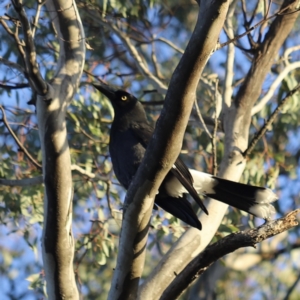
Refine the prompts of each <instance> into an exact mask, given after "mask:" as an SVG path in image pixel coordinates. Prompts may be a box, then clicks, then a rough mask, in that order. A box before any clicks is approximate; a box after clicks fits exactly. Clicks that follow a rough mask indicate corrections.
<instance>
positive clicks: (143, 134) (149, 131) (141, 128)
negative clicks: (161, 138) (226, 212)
mask: <svg viewBox="0 0 300 300" xmlns="http://www.w3.org/2000/svg"><path fill="white" fill-rule="evenodd" d="M130 129H131V130H132V132H133V134H134V136H135V137H136V139H137V140H138V141H139V142H140V143H141V144H142V145H143V146H144V147H145V148H147V146H148V144H149V141H150V139H151V137H152V135H153V131H154V129H153V127H152V126H151V125H150V124H148V123H145V122H143V123H140V122H133V123H132V124H131V126H130Z"/></svg>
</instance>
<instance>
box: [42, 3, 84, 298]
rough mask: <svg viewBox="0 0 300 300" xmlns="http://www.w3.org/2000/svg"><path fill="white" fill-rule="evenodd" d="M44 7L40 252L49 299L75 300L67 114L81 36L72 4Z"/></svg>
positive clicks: (75, 84)
mask: <svg viewBox="0 0 300 300" xmlns="http://www.w3.org/2000/svg"><path fill="white" fill-rule="evenodd" d="M46 7H47V10H48V12H49V15H50V19H51V21H52V22H53V24H54V28H55V31H56V34H57V40H58V42H59V46H60V48H59V55H58V62H57V68H56V72H55V75H54V78H53V79H52V80H51V85H50V84H48V87H49V88H50V89H49V93H50V92H51V95H49V96H50V98H49V97H48V96H47V99H51V100H49V101H44V97H43V96H41V95H38V97H37V101H36V109H37V117H38V128H39V136H40V141H41V148H42V156H43V175H44V184H45V201H44V228H43V236H42V251H43V262H44V268H45V275H46V281H47V293H48V297H49V299H79V294H78V290H77V285H76V282H75V276H74V269H73V257H74V244H75V242H74V239H73V234H72V200H73V186H72V174H71V159H70V151H69V145H68V139H67V128H66V111H67V108H68V105H69V104H70V102H71V101H72V100H73V97H74V94H75V92H76V90H77V88H78V86H79V81H80V78H81V75H82V70H83V66H84V60H85V36H84V31H83V27H82V23H81V19H80V16H79V13H78V10H77V7H76V3H75V1H74V0H48V1H47V2H46Z"/></svg>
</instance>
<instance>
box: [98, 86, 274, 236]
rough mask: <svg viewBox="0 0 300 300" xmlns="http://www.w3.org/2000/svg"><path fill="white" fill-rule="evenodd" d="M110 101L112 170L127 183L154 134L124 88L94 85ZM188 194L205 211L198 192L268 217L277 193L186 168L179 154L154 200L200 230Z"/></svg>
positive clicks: (134, 100)
mask: <svg viewBox="0 0 300 300" xmlns="http://www.w3.org/2000/svg"><path fill="white" fill-rule="evenodd" d="M94 87H95V88H97V89H98V90H99V91H100V92H101V93H102V94H104V95H105V96H106V97H107V98H108V99H109V100H110V101H111V103H112V106H113V108H114V111H115V117H114V120H113V123H112V126H111V131H110V143H109V151H110V155H111V160H112V164H113V169H114V172H115V174H116V176H117V178H118V180H119V181H120V183H121V184H122V185H123V186H124V187H125V188H126V189H128V188H129V185H130V183H131V181H132V179H133V177H134V175H135V173H136V171H137V169H138V167H139V165H140V163H141V162H142V159H143V157H144V154H145V151H146V148H147V145H148V143H149V140H150V138H151V136H152V134H153V131H154V129H153V127H152V126H151V125H150V124H149V122H148V120H147V117H146V113H145V110H144V108H143V106H142V104H141V103H140V102H139V101H138V100H137V99H136V98H135V97H134V96H133V95H131V94H129V93H127V92H126V91H123V90H117V91H115V90H113V89H112V88H110V87H109V86H107V85H104V84H101V85H96V84H94ZM187 194H190V195H191V196H192V197H193V199H194V200H195V201H196V202H197V204H198V205H199V207H200V208H201V209H202V210H203V211H204V212H205V213H206V214H208V211H207V210H206V208H205V206H204V204H203V203H202V201H201V199H200V197H199V195H198V194H203V195H205V196H208V197H211V198H213V199H216V200H219V201H221V202H223V203H226V204H229V205H231V206H234V207H236V208H238V209H241V210H243V211H246V212H248V213H250V214H252V215H254V216H257V217H259V218H263V219H269V218H270V217H271V215H272V214H273V213H275V209H274V207H273V206H272V205H271V204H270V203H271V202H274V201H276V200H277V196H276V195H275V194H274V193H273V192H272V191H271V190H270V189H267V188H263V187H257V186H250V185H246V184H242V183H237V182H233V181H229V180H226V179H222V178H218V177H215V176H212V175H210V174H207V173H203V172H200V171H196V170H192V169H188V168H187V166H186V165H185V164H184V163H183V162H182V160H181V159H180V158H179V157H178V158H177V160H176V162H175V164H174V166H173V168H172V169H171V170H170V172H169V173H168V174H167V176H166V178H165V179H164V181H163V182H162V184H161V186H160V188H159V193H158V194H157V196H156V197H155V204H157V205H158V206H160V207H161V208H163V209H164V210H166V211H167V212H169V213H170V214H172V215H173V216H175V217H177V218H179V219H180V220H182V221H184V222H186V223H187V224H189V225H191V226H193V227H195V228H198V229H200V230H201V223H200V221H199V219H198V217H197V215H196V214H195V212H194V211H193V209H192V206H191V204H190V202H189V201H188V200H187V198H186V196H187Z"/></svg>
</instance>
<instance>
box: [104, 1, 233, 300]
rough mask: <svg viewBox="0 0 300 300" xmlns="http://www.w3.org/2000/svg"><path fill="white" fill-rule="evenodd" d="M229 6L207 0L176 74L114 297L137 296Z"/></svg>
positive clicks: (130, 205)
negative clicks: (157, 209)
mask: <svg viewBox="0 0 300 300" xmlns="http://www.w3.org/2000/svg"><path fill="white" fill-rule="evenodd" d="M227 9H228V2H224V1H217V2H216V1H206V2H205V3H201V11H200V14H199V17H198V21H197V24H196V27H195V30H194V32H193V34H192V37H191V39H190V41H189V44H188V46H187V48H186V51H185V53H184V54H183V56H182V58H181V60H180V62H179V64H178V66H177V68H176V70H175V72H174V74H173V76H172V78H171V82H170V85H169V89H168V92H167V95H166V100H165V105H164V108H163V110H162V113H161V116H160V118H159V120H158V122H157V124H156V129H155V132H154V135H153V138H152V140H151V141H150V144H149V146H148V147H147V151H146V154H145V158H144V160H143V163H142V165H141V166H140V167H139V170H138V172H137V174H136V176H135V178H134V181H133V182H132V184H131V186H130V188H129V190H128V193H127V197H126V201H125V211H124V218H123V224H122V231H121V237H120V244H119V252H118V260H117V267H116V269H115V272H114V277H113V281H112V286H111V290H110V293H109V299H122V300H123V299H136V297H137V290H138V283H139V279H140V277H141V275H142V270H143V265H144V256H145V248H146V241H147V235H148V225H149V220H150V216H151V212H152V207H153V200H154V197H155V195H156V193H157V191H158V188H159V186H160V184H161V182H162V180H163V179H164V177H165V175H166V174H167V172H168V171H169V170H170V168H171V167H172V165H173V163H174V161H175V160H176V158H177V157H178V154H179V152H180V150H181V146H182V140H183V135H184V132H185V128H186V125H187V122H188V119H189V116H190V113H191V109H192V106H193V103H194V100H195V92H196V88H197V85H198V82H199V80H200V76H201V73H202V71H203V69H204V67H205V65H206V62H207V60H208V58H209V57H210V55H211V53H212V51H213V50H214V48H215V46H216V43H217V41H218V37H219V33H220V31H221V29H222V26H223V24H224V20H225V17H226V13H227ZM158 157H159V158H160V159H159V160H158V159H157V158H158ZM158 290H159V287H158V286H156V287H155V289H153V290H152V291H151V294H152V295H153V296H152V297H153V298H151V297H149V295H147V297H143V299H157V297H156V295H157V294H156V293H157V291H158ZM159 293H161V291H159Z"/></svg>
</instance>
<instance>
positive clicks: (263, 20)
mask: <svg viewBox="0 0 300 300" xmlns="http://www.w3.org/2000/svg"><path fill="white" fill-rule="evenodd" d="M290 6H291V5H288V6H286V7H284V8H283V9H281V10H280V11H278V12H277V13H275V14H273V15H272V16H270V17H267V18H265V17H264V18H263V19H262V20H260V21H259V22H258V23H256V24H255V25H253V26H251V27H250V28H249V29H248V30H246V31H245V32H244V33H242V34H239V35H237V36H235V37H234V38H233V39H230V40H228V41H227V42H225V43H222V44H220V45H219V46H218V47H216V49H215V51H217V50H219V49H222V48H224V47H225V46H227V45H229V44H230V43H233V42H235V41H237V40H239V39H241V38H242V37H244V36H245V35H248V34H249V33H250V32H251V31H253V30H254V29H255V28H257V27H258V26H260V25H262V24H263V23H265V22H267V21H269V20H270V19H272V18H275V17H277V16H279V15H284V12H285V11H286V10H287V9H289V7H290ZM299 10H300V9H296V10H294V11H292V12H290V13H289V14H292V13H296V12H298V11H299Z"/></svg>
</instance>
